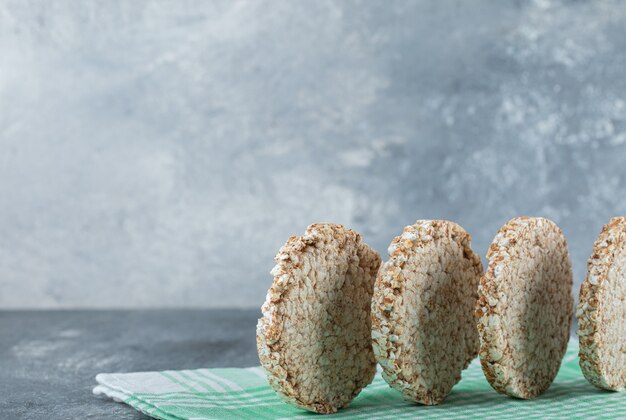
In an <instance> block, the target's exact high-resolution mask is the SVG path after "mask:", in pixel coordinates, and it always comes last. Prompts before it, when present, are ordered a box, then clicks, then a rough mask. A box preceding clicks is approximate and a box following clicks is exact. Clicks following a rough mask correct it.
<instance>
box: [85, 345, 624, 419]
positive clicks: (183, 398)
mask: <svg viewBox="0 0 626 420" xmlns="http://www.w3.org/2000/svg"><path fill="white" fill-rule="evenodd" d="M577 347H578V346H577V343H576V342H575V340H572V342H571V343H570V347H569V349H568V351H567V354H566V356H565V359H564V360H563V364H562V367H561V370H560V372H559V374H558V376H557V378H556V380H555V382H554V383H553V384H552V386H551V387H550V389H549V390H548V391H547V392H546V393H545V394H543V395H542V396H540V397H539V398H537V399H535V400H531V401H523V400H515V399H512V398H509V397H507V396H504V395H501V394H498V393H496V392H495V391H494V390H493V389H492V388H491V387H490V386H489V384H488V383H487V381H486V380H485V378H484V376H483V374H482V371H481V369H480V364H479V362H478V360H474V362H472V364H471V365H470V367H469V368H468V369H467V370H466V371H465V372H464V373H463V379H462V380H461V382H460V383H459V384H457V385H456V386H455V387H454V389H453V391H452V393H451V394H450V395H449V396H448V398H447V399H446V400H445V402H444V403H443V404H442V405H440V406H423V405H416V404H411V403H408V402H405V401H403V400H402V398H401V397H400V394H398V393H397V392H396V391H394V390H393V389H391V388H389V386H388V385H387V384H386V383H385V381H384V380H383V379H382V378H381V377H380V373H378V374H377V375H376V378H375V379H374V381H373V382H372V384H371V385H369V386H368V387H367V388H365V389H364V390H363V391H362V392H361V394H360V395H359V396H358V397H357V398H356V399H355V400H354V401H353V402H352V404H351V405H350V407H348V408H346V409H343V410H340V411H339V413H337V414H334V415H330V416H323V418H330V417H333V418H351V419H367V418H377V419H383V418H388V419H400V418H417V417H419V418H458V419H461V418H462V419H490V418H493V419H496V418H497V419H504V418H524V419H533V418H536V419H543V418H586V419H588V418H626V393H617V392H608V391H602V390H599V389H597V388H595V387H594V386H592V385H591V384H589V383H588V382H587V381H586V380H585V378H584V377H583V375H582V373H581V371H580V368H579V367H578V357H577V353H578V348H577ZM96 381H97V382H98V386H96V387H95V388H94V390H93V391H94V393H95V394H102V395H106V396H108V397H110V398H113V399H114V400H116V401H122V402H124V403H126V404H128V405H130V406H131V407H133V408H135V409H136V410H139V411H141V412H142V413H145V414H147V415H148V416H151V417H154V418H157V419H164V420H175V419H176V420H179V419H281V418H289V419H294V418H295V419H311V418H312V417H314V416H316V414H314V413H309V412H306V411H302V410H299V409H297V408H294V407H291V406H289V405H287V404H285V403H283V402H282V401H281V400H280V399H279V398H278V397H277V396H276V395H275V394H274V392H273V391H272V390H271V388H270V387H269V385H268V384H267V380H266V379H265V373H264V372H263V369H262V368H260V367H252V368H247V369H197V370H181V371H164V372H142V373H109V374H105V373H103V374H100V375H98V376H97V377H96ZM318 418H322V417H318Z"/></svg>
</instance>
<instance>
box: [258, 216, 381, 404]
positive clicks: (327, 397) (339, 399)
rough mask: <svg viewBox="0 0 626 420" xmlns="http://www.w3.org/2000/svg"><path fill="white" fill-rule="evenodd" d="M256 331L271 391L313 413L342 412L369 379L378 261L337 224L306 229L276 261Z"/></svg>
mask: <svg viewBox="0 0 626 420" xmlns="http://www.w3.org/2000/svg"><path fill="white" fill-rule="evenodd" d="M275 261H276V266H275V267H274V269H273V270H272V271H271V273H272V275H273V276H274V279H273V282H272V286H271V288H270V289H269V291H268V294H267V298H266V301H265V303H264V305H263V307H262V312H263V316H262V318H261V319H259V322H258V324H257V333H256V337H257V350H258V353H259V359H260V361H261V365H262V366H263V367H264V368H265V371H266V373H267V377H268V380H269V383H270V385H271V386H272V388H273V389H274V390H275V391H276V393H277V394H278V395H279V396H280V397H281V398H282V399H283V400H284V401H285V402H287V403H289V404H292V405H295V406H297V407H300V408H302V409H305V410H309V411H314V412H317V413H334V412H336V411H337V410H338V409H340V408H342V407H345V406H347V405H348V404H349V403H350V401H351V400H352V399H353V398H354V397H356V396H357V395H358V394H359V392H360V391H361V389H363V387H365V386H366V385H367V384H369V383H370V382H371V381H372V379H373V378H374V374H375V371H376V361H375V359H374V354H373V351H372V343H371V338H370V336H371V321H370V303H371V297H372V292H373V288H374V281H375V278H376V273H377V271H378V268H379V266H380V256H379V255H378V253H377V252H376V251H374V250H373V249H371V248H370V247H369V246H367V245H366V244H365V243H363V242H362V241H361V235H359V234H358V233H356V232H354V231H353V230H350V229H346V228H345V227H343V226H342V225H337V224H329V223H320V224H313V225H311V226H309V227H308V228H307V230H306V232H305V234H304V235H303V236H301V237H296V236H292V237H290V238H289V239H288V240H287V243H286V244H285V245H284V246H283V247H282V248H281V249H280V251H279V252H278V255H276V258H275Z"/></svg>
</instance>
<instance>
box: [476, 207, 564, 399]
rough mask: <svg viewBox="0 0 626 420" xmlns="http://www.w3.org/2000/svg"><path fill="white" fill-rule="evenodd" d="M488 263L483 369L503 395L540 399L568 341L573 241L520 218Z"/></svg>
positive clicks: (547, 225)
mask: <svg viewBox="0 0 626 420" xmlns="http://www.w3.org/2000/svg"><path fill="white" fill-rule="evenodd" d="M487 258H488V260H489V265H488V268H487V271H486V273H485V275H484V276H483V277H482V279H481V282H480V287H479V289H478V290H479V291H478V293H479V301H478V305H477V309H476V316H477V319H478V331H479V335H480V344H481V347H480V353H479V356H480V361H481V365H482V368H483V372H484V374H485V376H486V378H487V380H488V381H489V383H490V384H491V386H492V387H493V388H494V389H495V390H497V391H498V392H501V393H503V394H507V395H509V396H512V397H516V398H523V399H530V398H534V397H536V396H538V395H540V394H541V393H543V392H544V391H545V390H547V389H548V387H549V386H550V384H551V383H552V381H553V380H554V378H555V376H556V374H557V372H558V370H559V367H560V364H561V360H562V358H563V356H564V354H565V351H566V349H567V342H568V340H569V334H570V328H571V322H572V308H573V298H572V269H571V262H570V259H569V253H568V249H567V242H566V240H565V237H564V236H563V233H562V232H561V230H560V229H559V228H558V226H557V225H556V224H554V223H553V222H552V221H550V220H547V219H544V218H538V217H517V218H514V219H512V220H510V221H509V222H508V223H507V224H505V225H504V226H503V227H502V228H501V229H500V231H499V232H498V234H497V235H496V237H495V239H494V240H493V242H492V244H491V247H490V248H489V252H488V254H487Z"/></svg>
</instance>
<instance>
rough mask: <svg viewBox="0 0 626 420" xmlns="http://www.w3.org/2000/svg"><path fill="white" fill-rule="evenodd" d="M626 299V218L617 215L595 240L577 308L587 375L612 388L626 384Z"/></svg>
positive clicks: (580, 351)
mask: <svg viewBox="0 0 626 420" xmlns="http://www.w3.org/2000/svg"><path fill="white" fill-rule="evenodd" d="M625 300H626V218H624V217H614V218H612V219H611V220H610V222H609V223H608V224H607V225H605V226H604V228H603V229H602V232H601V233H600V236H598V239H597V240H596V242H595V243H594V246H593V253H592V254H591V258H589V263H588V274H587V278H586V279H585V281H584V282H583V284H582V286H581V288H580V299H579V304H578V308H577V310H576V316H577V317H578V337H579V342H580V348H579V356H580V367H581V369H582V371H583V374H584V375H585V378H587V380H588V381H589V382H591V383H592V384H593V385H595V386H597V387H599V388H603V389H608V390H612V391H623V390H624V388H625V387H626V302H625Z"/></svg>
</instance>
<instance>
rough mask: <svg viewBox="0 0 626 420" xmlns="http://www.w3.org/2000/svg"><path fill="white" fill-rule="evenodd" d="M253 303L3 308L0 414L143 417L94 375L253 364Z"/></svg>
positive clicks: (0, 315) (7, 416) (0, 319)
mask: <svg viewBox="0 0 626 420" xmlns="http://www.w3.org/2000/svg"><path fill="white" fill-rule="evenodd" d="M258 315H259V313H258V312H257V311H254V310H249V311H242V310H224V311H218V310H204V311H192V310H186V311H178V310H169V311H168V310H159V311H116V312H110V311H53V312H51V311H43V312H31V311H0V418H2V419H29V420H30V419H32V420H34V419H42V420H43V419H129V420H130V419H144V418H147V417H145V416H143V415H141V414H139V413H138V412H136V411H135V410H133V409H132V408H130V407H128V406H126V405H124V404H119V403H115V402H113V401H111V400H109V399H105V398H103V397H96V396H94V395H92V393H91V389H92V388H93V386H94V385H95V379H94V377H95V375H96V374H97V373H101V372H132V371H148V370H165V369H193V368H199V367H207V368H210V367H228V366H232V367H245V366H253V365H257V364H258V358H257V355H256V348H255V338H254V334H255V325H256V319H257V317H258Z"/></svg>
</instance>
